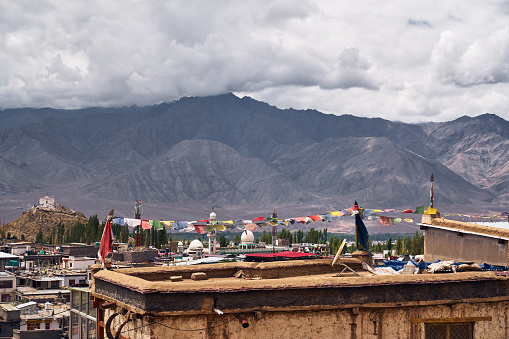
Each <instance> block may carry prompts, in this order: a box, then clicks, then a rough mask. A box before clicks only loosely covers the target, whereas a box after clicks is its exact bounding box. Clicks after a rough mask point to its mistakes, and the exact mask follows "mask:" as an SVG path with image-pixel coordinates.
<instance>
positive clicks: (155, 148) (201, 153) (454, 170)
mask: <svg viewBox="0 0 509 339" xmlns="http://www.w3.org/2000/svg"><path fill="white" fill-rule="evenodd" d="M15 111H16V110H9V111H8V112H7V113H8V114H7V113H6V111H2V112H0V122H3V121H8V122H9V126H11V127H10V128H3V129H0V169H1V170H2V176H1V177H0V192H1V193H2V196H3V198H4V201H5V202H8V203H5V204H0V214H2V215H4V217H3V219H4V220H5V219H6V217H5V215H8V217H7V219H8V218H12V219H14V218H13V217H12V214H9V213H11V212H10V210H12V208H13V206H16V204H18V205H19V203H18V202H19V201H22V200H23V199H25V200H26V199H27V197H30V199H33V197H36V196H40V195H42V194H40V192H46V191H48V190H51V194H52V195H54V196H55V197H56V198H57V200H58V201H61V202H63V203H65V204H66V205H72V206H73V207H76V209H79V210H81V211H83V212H85V213H89V214H96V213H99V214H100V213H101V211H102V210H103V209H104V213H107V211H109V210H110V209H112V208H115V210H116V211H118V212H119V213H122V211H124V210H125V209H126V207H125V206H126V205H129V206H131V205H132V202H133V201H135V200H137V199H142V200H143V202H144V205H145V206H147V207H150V206H152V207H153V208H154V211H156V212H155V214H157V210H158V209H161V208H166V209H167V210H166V211H164V213H165V215H164V217H165V218H167V217H169V218H171V216H172V215H175V216H176V215H179V216H182V215H186V213H189V211H199V210H201V211H202V212H203V210H207V211H208V210H210V206H211V205H215V206H217V207H219V208H223V209H224V211H225V213H226V214H227V213H231V214H234V212H233V211H252V212H253V213H254V212H255V211H262V210H263V211H265V210H268V209H269V210H270V211H272V209H274V208H276V209H279V210H281V211H285V212H287V213H294V212H295V213H297V212H304V211H307V210H310V213H311V212H312V211H313V210H316V209H319V210H318V211H315V213H318V212H323V211H327V210H329V209H337V208H344V207H345V206H347V207H350V205H351V204H352V202H353V201H354V200H356V199H357V200H360V201H361V202H362V205H364V206H373V207H379V208H400V207H401V208H413V207H415V206H417V205H425V204H427V203H428V199H429V177H430V175H431V173H434V175H435V191H436V203H437V206H439V207H440V208H441V209H442V210H444V209H445V210H455V211H459V210H461V211H462V212H465V211H472V210H476V211H478V213H480V212H481V211H483V212H484V211H486V210H493V211H502V210H505V209H507V208H506V207H505V204H507V202H509V195H508V194H507V193H506V192H508V188H509V187H508V186H509V165H508V164H509V152H508V149H509V148H508V144H509V122H507V121H505V120H503V119H501V118H499V117H497V116H495V115H491V114H485V115H481V116H478V117H475V118H469V117H462V118H460V119H457V120H455V121H451V122H445V123H437V124H428V125H422V126H421V125H412V124H404V123H398V122H391V121H387V120H384V119H368V118H359V117H355V116H351V115H344V116H334V115H327V114H322V113H320V112H317V111H314V110H306V111H301V110H293V109H286V110H280V109H278V108H276V107H273V106H270V105H268V104H266V103H263V102H258V101H256V100H253V99H251V98H247V97H246V98H238V97H236V96H234V95H233V94H225V95H219V96H213V97H203V98H182V99H180V100H178V101H175V102H171V103H163V104H160V105H154V106H147V107H128V108H112V109H107V108H90V109H86V110H78V111H69V112H68V113H69V114H67V115H66V112H67V111H61V110H50V109H47V110H44V111H43V114H42V113H41V114H40V115H37V114H35V113H34V112H33V111H30V110H29V111H28V112H29V113H30V120H29V121H34V122H33V123H26V122H25V121H23V120H18V121H16V114H15ZM19 113H20V116H21V117H26V114H28V113H27V110H20V111H19ZM63 117H65V118H63ZM151 204H152V205H151ZM18 208H19V206H18ZM131 209H132V208H131V207H129V210H125V211H124V212H123V213H124V214H125V215H127V216H130V215H131V214H132V212H131ZM228 211H230V212H228ZM270 211H269V212H270ZM191 214H192V213H191ZM202 214H203V213H202ZM159 217H163V216H162V215H153V216H151V217H150V218H159ZM193 217H194V215H189V219H192V218H193ZM196 217H197V218H198V217H199V216H196ZM246 217H247V216H246Z"/></svg>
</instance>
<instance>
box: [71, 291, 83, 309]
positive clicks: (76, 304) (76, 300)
mask: <svg viewBox="0 0 509 339" xmlns="http://www.w3.org/2000/svg"><path fill="white" fill-rule="evenodd" d="M71 294H72V305H71V308H74V309H75V310H79V309H80V305H81V292H80V291H74V290H71Z"/></svg>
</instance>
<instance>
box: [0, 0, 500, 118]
mask: <svg viewBox="0 0 509 339" xmlns="http://www.w3.org/2000/svg"><path fill="white" fill-rule="evenodd" d="M507 8H508V7H507V3H506V2H504V1H487V2H482V3H479V2H462V3H457V2H455V1H432V2H423V3H416V2H408V1H403V0H401V1H394V2H390V3H380V2H379V1H374V0H371V1H357V2H355V3H350V2H348V3H346V2H330V1H307V0H292V1H290V0H281V1H271V0H260V1H243V2H234V1H226V0H223V1H213V2H212V1H188V2H181V1H169V2H168V1H136V0H131V1H127V0H126V1H123V2H116V1H109V2H104V1H72V2H60V1H56V0H47V1H42V0H41V1H37V2H35V3H25V2H17V1H1V0H0V23H1V24H0V34H1V35H2V36H1V37H2V39H0V109H1V108H8V107H22V106H31V107H42V106H51V107H61V108H77V107H86V106H97V105H105V106H110V105H132V104H138V105H147V104H152V103H158V102H161V101H168V100H173V99H178V98H179V97H181V96H191V95H194V96H196V95H213V94H218V93H224V92H227V91H232V92H234V93H237V94H238V95H249V96H251V97H253V98H255V99H258V100H263V101H266V102H268V103H269V104H272V105H276V106H278V107H281V108H286V107H294V108H303V109H305V108H315V109H318V110H321V111H324V112H328V113H334V114H345V113H348V114H354V115H361V116H381V117H384V118H387V119H392V120H403V121H409V122H412V121H425V120H449V119H453V118H455V117H457V116H461V115H465V114H466V115H478V114H481V113H484V112H491V113H495V114H498V115H500V116H502V117H505V118H506V119H509V109H508V108H509V106H508V101H509V99H508V98H509V95H508V94H507V93H509V66H508V61H507V60H509V24H508V22H509V20H508V19H509V18H508V15H509V11H508V10H507Z"/></svg>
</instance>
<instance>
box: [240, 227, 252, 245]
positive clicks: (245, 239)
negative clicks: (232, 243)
mask: <svg viewBox="0 0 509 339" xmlns="http://www.w3.org/2000/svg"><path fill="white" fill-rule="evenodd" d="M240 241H241V242H242V244H252V243H254V234H253V232H251V231H249V230H245V231H244V232H242V235H241V236H240Z"/></svg>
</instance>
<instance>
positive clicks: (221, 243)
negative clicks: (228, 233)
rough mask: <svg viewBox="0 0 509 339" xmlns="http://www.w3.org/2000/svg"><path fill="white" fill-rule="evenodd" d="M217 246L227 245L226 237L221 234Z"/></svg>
mask: <svg viewBox="0 0 509 339" xmlns="http://www.w3.org/2000/svg"><path fill="white" fill-rule="evenodd" d="M219 246H221V247H228V238H226V237H225V236H224V235H222V236H221V237H220V238H219Z"/></svg>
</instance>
